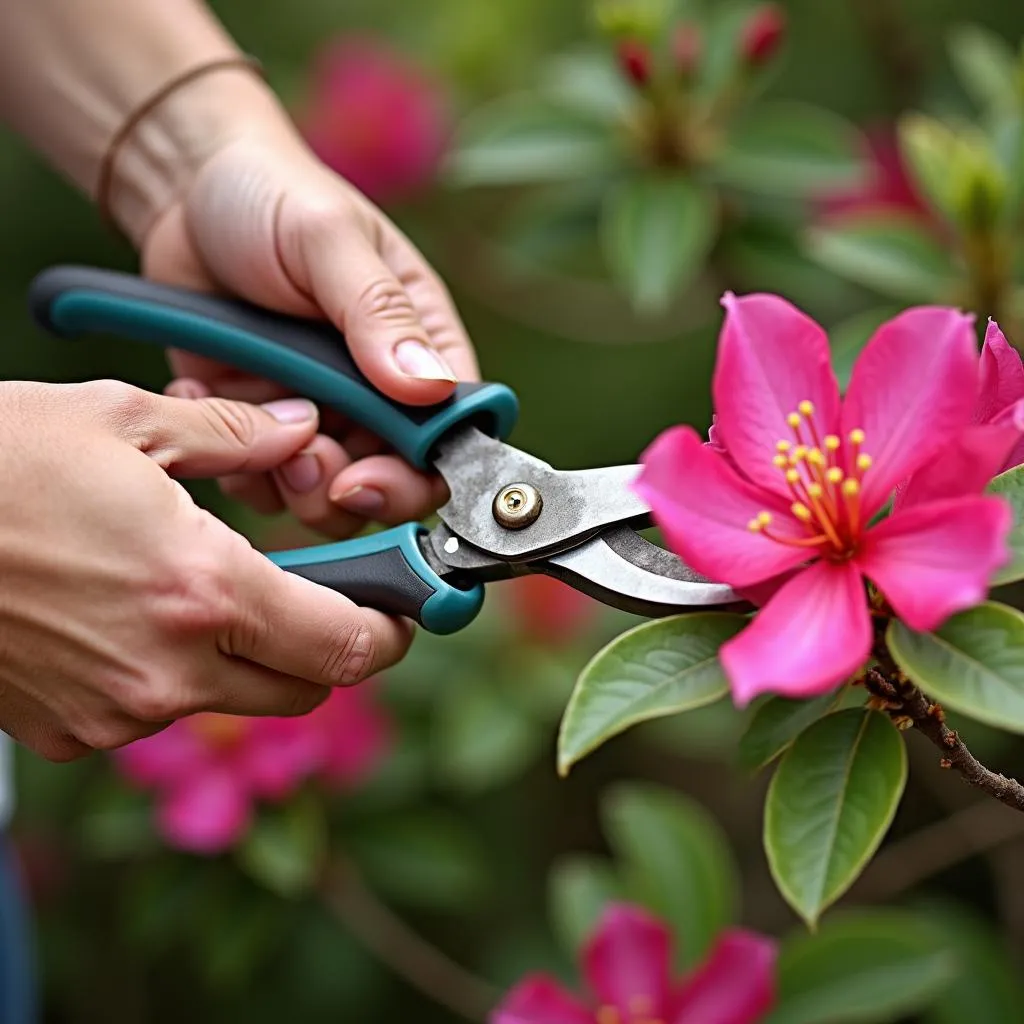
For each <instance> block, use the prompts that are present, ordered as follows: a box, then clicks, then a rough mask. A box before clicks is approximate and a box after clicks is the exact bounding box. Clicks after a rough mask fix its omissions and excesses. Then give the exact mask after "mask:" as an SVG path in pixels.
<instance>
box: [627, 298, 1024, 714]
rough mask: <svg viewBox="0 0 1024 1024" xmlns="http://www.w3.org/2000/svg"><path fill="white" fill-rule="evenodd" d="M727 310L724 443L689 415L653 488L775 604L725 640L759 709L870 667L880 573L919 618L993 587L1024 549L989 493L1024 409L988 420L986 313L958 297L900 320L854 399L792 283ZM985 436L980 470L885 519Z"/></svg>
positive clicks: (694, 553) (714, 557)
mask: <svg viewBox="0 0 1024 1024" xmlns="http://www.w3.org/2000/svg"><path fill="white" fill-rule="evenodd" d="M723 305H724V306H725V308H726V318H725V324H724V326H723V329H722V334H721V337H720V339H719V348H718V360H717V365H716V367H715V376H714V401H715V407H716V413H717V415H716V421H715V437H714V441H715V446H712V445H710V444H709V445H707V446H706V445H704V444H702V443H701V439H700V438H699V437H698V435H697V433H696V432H695V431H694V430H692V429H691V428H689V427H676V428H674V429H672V430H669V431H667V432H666V433H664V434H662V435H661V436H660V437H659V438H657V439H656V440H655V442H654V443H653V444H652V445H651V447H650V448H649V449H648V451H647V452H646V453H645V455H644V458H643V462H644V469H643V472H642V474H641V476H640V478H639V481H638V483H637V487H638V489H639V492H640V493H641V494H642V495H643V496H644V498H645V499H646V500H647V501H648V502H649V503H650V504H651V507H652V509H653V512H654V517H655V520H656V521H657V523H658V524H659V525H660V526H661V528H662V530H663V531H664V533H665V536H666V538H667V540H668V542H669V544H670V545H671V546H672V548H673V549H674V550H675V551H676V552H677V553H678V554H679V555H680V556H681V557H682V558H683V559H685V560H686V561H687V562H689V563H690V565H692V566H693V568H694V569H696V570H697V571H698V572H701V573H704V574H705V575H706V576H709V577H710V578H712V579H715V580H720V581H722V582H724V583H728V584H730V585H731V586H733V587H736V588H738V589H740V590H743V591H744V592H746V593H748V594H749V596H750V597H751V599H752V600H754V601H755V602H756V603H761V602H766V603H765V604H764V607H763V608H762V609H761V611H760V612H759V613H758V615H757V616H756V618H755V619H754V621H753V623H752V624H751V625H750V626H748V627H747V628H746V629H745V630H744V631H743V632H742V633H740V634H739V636H737V637H736V638H735V639H733V640H731V641H729V642H728V643H727V644H725V645H724V646H723V647H722V652H721V656H722V663H723V665H724V666H725V670H726V673H727V675H728V677H729V680H730V683H731V686H732V691H733V697H734V700H735V702H736V703H737V704H738V705H741V706H742V705H745V704H746V703H748V702H749V701H750V700H751V699H752V698H753V697H754V696H755V695H756V694H758V693H762V692H765V691H772V692H776V693H782V694H786V695H788V696H791V697H806V696H811V695H813V694H818V693H823V692H825V691H827V690H829V689H831V688H832V687H834V686H835V685H837V684H838V683H840V682H842V681H843V680H845V679H847V678H849V677H850V676H851V675H853V674H854V673H855V672H856V671H857V670H858V669H859V668H860V667H861V666H862V665H863V664H864V662H865V661H866V660H867V657H868V654H869V652H870V650H871V644H872V628H871V615H870V613H869V600H868V598H867V596H866V594H865V586H864V581H865V577H866V578H867V579H869V580H870V581H871V582H872V583H873V584H874V585H875V586H876V587H877V588H878V590H879V591H880V592H881V594H882V595H883V596H884V598H885V599H886V600H887V601H888V603H889V605H890V606H891V607H892V608H893V610H894V611H895V613H896V615H897V616H899V618H900V619H902V620H903V621H904V622H906V624H907V625H908V626H910V627H911V628H912V629H915V630H931V629H935V628H936V627H937V626H939V625H940V624H941V623H942V622H943V621H944V620H945V619H946V618H947V617H948V616H950V615H951V614H953V613H954V612H956V611H959V610H961V609H963V608H967V607H970V606H972V605H974V604H977V603H978V602H979V601H981V600H983V599H984V597H985V594H986V592H987V588H988V582H989V580H990V578H991V576H992V573H993V572H994V571H995V569H997V568H998V567H999V566H1000V565H1002V564H1003V563H1004V562H1005V561H1006V559H1007V557H1008V551H1007V546H1006V538H1007V534H1008V532H1009V530H1010V526H1011V514H1010V509H1009V507H1008V506H1007V505H1006V504H1005V503H1004V502H1003V501H1002V500H1001V499H999V498H995V497H986V496H983V495H982V494H981V492H982V490H983V489H984V487H985V485H986V483H987V482H988V480H989V479H990V478H991V476H992V474H993V473H994V472H996V471H997V470H998V468H999V467H1000V466H1001V465H1002V464H1003V463H1004V462H1005V461H1006V459H1007V457H1008V456H1009V454H1010V452H1011V450H1012V449H1013V447H1014V445H1015V444H1016V443H1017V441H1018V440H1019V438H1020V436H1021V429H1022V427H1024V415H1022V414H1021V413H1020V412H1018V411H1017V407H1013V408H1014V410H1015V411H1014V414H1013V415H1012V416H1010V417H1009V419H1005V418H1004V419H1003V420H1002V421H1001V422H1000V423H999V424H998V425H995V426H992V427H990V428H987V429H986V430H985V431H983V432H980V433H979V432H978V431H977V430H975V429H973V428H972V427H971V419H972V413H973V410H974V407H975V404H976V400H977V396H978V390H979V361H978V355H977V348H976V340H975V336H974V331H973V329H972V320H971V318H970V317H968V316H965V315H963V314H961V313H958V312H956V311H955V310H952V309H946V308H941V307H934V306H932V307H919V308H916V309H911V310H907V311H906V312H904V313H902V314H900V315H899V316H897V317H896V318H895V319H893V320H890V321H889V322H888V323H886V324H883V325H882V326H881V327H880V328H879V329H878V331H877V333H876V334H875V336H874V337H873V338H872V339H871V341H869V342H868V344H867V346H866V348H865V349H864V351H863V353H862V354H861V356H860V358H859V359H858V361H857V364H856V366H855V367H854V371H853V377H852V380H851V382H850V387H849V391H848V393H847V395H846V397H845V399H843V400H842V401H841V400H840V396H839V388H838V386H837V384H836V379H835V376H834V374H833V373H832V368H831V365H830V362H829V347H828V339H827V337H826V335H825V332H824V331H823V330H822V329H821V327H819V326H818V324H816V323H815V322H814V321H813V320H812V319H811V318H810V317H808V316H806V315H805V314H804V313H802V312H801V311H800V310H798V309H796V308H795V307H794V306H792V305H790V303H788V302H786V301H785V300H784V299H782V298H779V297H778V296H775V295H748V296H745V297H742V298H737V297H735V296H734V295H732V294H727V295H726V296H725V299H724V300H723ZM997 351H998V348H996V349H992V348H991V346H990V353H989V355H988V356H987V357H986V358H987V359H988V360H990V361H992V360H995V359H996V355H995V354H994V353H995V352H997ZM991 377H992V371H991V370H989V372H988V377H987V378H985V379H986V380H990V379H991ZM994 388H995V385H994V384H992V383H988V384H986V385H985V389H984V393H985V394H986V395H988V394H990V393H991V392H992V391H993V389H994ZM968 442H969V444H968V448H969V450H970V453H971V458H972V459H973V460H974V464H975V467H974V469H973V470H972V471H971V472H962V473H959V474H955V473H954V474H951V473H949V472H945V471H944V472H943V473H942V474H940V475H941V476H942V487H941V488H938V487H934V486H931V485H929V486H924V485H922V484H921V483H920V481H921V478H920V477H917V480H916V481H915V480H911V486H908V487H907V488H906V489H905V491H906V493H904V494H903V495H902V500H901V502H900V503H899V504H898V506H897V507H896V509H895V511H894V512H893V514H892V515H891V516H889V517H888V518H885V519H883V520H882V521H881V522H878V523H877V524H874V525H872V520H873V519H874V517H875V516H876V515H877V514H878V513H879V512H881V511H882V509H883V508H884V507H885V506H886V505H887V503H888V501H889V498H890V496H891V495H892V493H893V491H894V489H895V488H896V486H897V485H898V484H900V483H901V481H905V480H907V478H911V477H914V476H915V475H916V474H918V473H919V472H924V471H926V472H927V473H931V472H933V471H934V467H935V466H938V467H939V468H940V469H941V468H942V467H943V465H944V464H945V463H946V462H947V460H948V459H949V458H950V453H954V452H959V451H960V446H961V445H963V444H967V443H968ZM723 446H724V448H725V449H726V450H727V454H723V452H722V451H721V448H722V447H723ZM716 448H717V449H718V450H716ZM961 461H962V459H961ZM924 483H925V484H929V481H928V480H927V479H925V481H924ZM755 595H756V596H755Z"/></svg>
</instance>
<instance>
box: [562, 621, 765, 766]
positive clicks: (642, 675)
mask: <svg viewBox="0 0 1024 1024" xmlns="http://www.w3.org/2000/svg"><path fill="white" fill-rule="evenodd" d="M746 621H747V620H746V619H745V618H744V617H743V616H742V615H732V614H726V613H722V612H697V613H695V614H692V615H676V616H672V617H670V618H665V619H656V620H654V621H653V622H645V623H643V624H642V625H640V626H637V627H635V628H634V629H631V630H629V631H628V632H626V633H623V634H622V635H621V636H619V637H617V638H616V639H615V640H613V641H612V642H611V643H610V644H608V646H607V647H605V648H604V649H603V650H600V651H598V653H597V654H596V655H594V657H593V658H592V659H591V661H590V663H589V664H588V665H587V666H586V668H584V669H583V671H582V672H581V673H580V677H579V679H578V680H577V682H576V688H575V689H574V690H573V694H572V697H571V698H570V699H569V704H568V706H567V707H566V709H565V715H564V717H563V718H562V725H561V729H560V730H559V735H558V771H559V773H560V774H561V775H565V774H567V773H568V771H569V769H570V768H571V767H572V766H573V765H574V764H575V763H576V762H577V761H579V760H580V758H582V757H584V756H585V755H586V754H589V753H590V752H591V751H592V750H595V749H596V748H597V747H599V746H600V745H601V744H602V743H604V742H605V741H606V740H608V739H611V737H612V736H616V735H618V734H619V733H621V732H623V731H624V730H626V729H628V728H629V727H630V726H632V725H636V723H637V722H644V721H647V720H648V719H651V718H659V717H661V716H663V715H674V714H678V713H679V712H681V711H689V710H690V709H692V708H699V707H701V706H703V705H705V704H710V703H711V702H712V701H715V700H718V698H719V697H721V696H723V695H724V694H725V693H726V692H727V691H728V689H729V684H728V682H727V681H726V678H725V674H724V672H723V671H722V666H721V663H720V662H719V660H718V649H719V648H720V647H721V646H722V644H724V643H725V641H726V640H729V639H731V638H732V637H734V636H735V635H736V634H737V633H738V632H739V631H740V630H741V629H742V628H743V627H744V626H745V625H746Z"/></svg>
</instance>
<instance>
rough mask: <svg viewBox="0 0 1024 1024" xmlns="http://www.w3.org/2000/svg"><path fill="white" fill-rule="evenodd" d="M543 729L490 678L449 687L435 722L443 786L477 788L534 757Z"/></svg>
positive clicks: (517, 769)
mask: <svg viewBox="0 0 1024 1024" xmlns="http://www.w3.org/2000/svg"><path fill="white" fill-rule="evenodd" d="M542 742H543V734H542V730H541V728H540V727H539V725H538V723H536V722H535V721H534V720H533V719H531V718H529V717H528V716H527V715H526V714H525V713H524V712H523V710H522V709H521V708H519V707H518V706H517V705H515V704H513V703H511V702H510V701H509V700H507V699H505V698H504V697H503V694H502V693H501V692H500V690H498V689H497V688H496V687H495V686H494V685H492V680H481V681H480V682H479V683H475V684H474V685H472V686H470V687H468V688H466V687H456V688H453V691H452V693H451V696H450V697H449V698H448V699H446V700H445V702H444V703H443V704H442V706H441V708H440V709H439V711H438V716H437V720H436V722H435V726H434V735H433V747H434V764H435V769H436V771H437V774H438V776H439V778H440V779H441V781H442V782H444V783H445V785H447V786H449V787H451V788H453V789H458V790H461V791H463V792H466V793H478V792H482V791H483V790H486V789H490V788H491V787H493V786H497V785H500V784H501V783H503V782H507V781H508V780H509V779H512V778H514V777H515V776H516V775H518V774H519V773H520V772H521V771H523V770H524V769H525V768H526V767H527V766H528V765H529V764H530V763H531V762H532V761H533V759H534V758H535V757H536V756H537V754H538V753H539V751H540V747H541V743H542Z"/></svg>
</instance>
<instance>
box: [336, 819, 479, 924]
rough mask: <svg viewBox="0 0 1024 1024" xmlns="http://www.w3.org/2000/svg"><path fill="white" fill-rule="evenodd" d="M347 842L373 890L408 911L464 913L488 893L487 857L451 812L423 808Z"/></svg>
mask: <svg viewBox="0 0 1024 1024" xmlns="http://www.w3.org/2000/svg"><path fill="white" fill-rule="evenodd" d="M345 842H346V844H347V846H348V849H349V850H350V851H351V853H352V856H353V858H354V859H355V860H356V862H357V863H358V865H359V867H360V868H361V870H362V871H363V873H364V874H365V876H366V878H367V879H368V881H369V882H370V884H371V885H372V886H373V888H374V889H376V890H378V891H379V892H381V893H382V894H384V895H385V896H387V897H389V898H393V899H395V900H397V901H400V902H403V903H406V904H408V905H409V906H417V907H423V908H427V909H431V910H457V909H464V908H466V907H468V906H470V905H471V904H473V903H474V902H475V901H476V900H478V899H479V898H480V896H481V893H482V892H483V890H484V886H485V883H486V879H487V866H486V863H485V861H484V856H483V851H482V850H481V849H480V846H479V844H478V842H477V839H476V837H475V836H474V835H473V833H472V832H471V831H470V830H469V829H468V828H467V826H466V825H465V824H464V823H463V821H462V820H461V819H460V818H458V817H456V816H455V815H452V814H449V813H447V812H443V811H440V810H431V809H427V808H424V809H419V810H416V811H411V812H408V813H407V814H405V815H398V814H392V815H388V816H387V817H386V818H381V819H380V820H377V821H371V822H364V823H362V824H361V825H360V826H359V828H358V829H352V830H351V831H350V832H348V833H346V836H345Z"/></svg>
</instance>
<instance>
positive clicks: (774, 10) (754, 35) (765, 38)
mask: <svg viewBox="0 0 1024 1024" xmlns="http://www.w3.org/2000/svg"><path fill="white" fill-rule="evenodd" d="M785 34H786V13H785V11H783V9H782V8H781V7H780V6H779V5H778V4H761V5H760V6H759V7H757V8H755V9H754V10H753V11H752V12H751V14H750V17H749V18H748V19H747V21H746V24H744V26H743V29H742V31H741V33H740V55H741V56H742V58H743V60H744V61H745V62H746V63H747V64H749V65H750V66H751V67H760V66H761V65H762V64H767V63H768V61H770V60H771V59H772V57H774V56H775V54H776V52H777V51H778V49H779V47H780V46H781V45H782V39H783V36H784V35H785Z"/></svg>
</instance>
